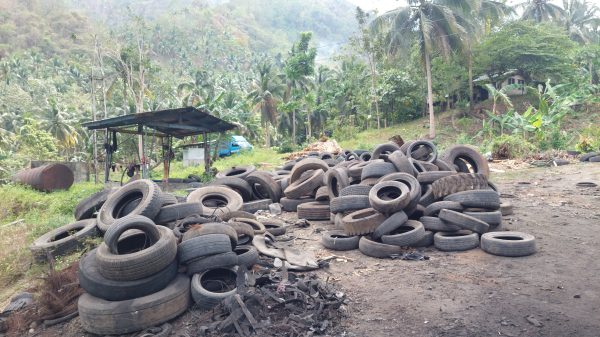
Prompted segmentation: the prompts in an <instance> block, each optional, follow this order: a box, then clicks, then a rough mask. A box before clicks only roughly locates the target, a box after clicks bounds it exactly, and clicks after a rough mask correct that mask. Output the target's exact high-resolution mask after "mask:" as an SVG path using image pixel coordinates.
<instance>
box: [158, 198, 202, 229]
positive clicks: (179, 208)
mask: <svg viewBox="0 0 600 337" xmlns="http://www.w3.org/2000/svg"><path fill="white" fill-rule="evenodd" d="M201 212H202V209H201V208H200V204H199V203H197V202H182V203H179V204H173V205H167V206H163V207H161V208H160V212H158V214H157V215H156V217H155V218H154V222H155V223H156V224H157V225H163V224H166V223H169V222H173V221H177V220H181V219H184V218H187V217H189V216H191V215H195V214H200V213H201Z"/></svg>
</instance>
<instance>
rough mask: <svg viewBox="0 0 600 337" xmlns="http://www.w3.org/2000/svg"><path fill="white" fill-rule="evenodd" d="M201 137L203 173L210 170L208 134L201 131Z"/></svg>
mask: <svg viewBox="0 0 600 337" xmlns="http://www.w3.org/2000/svg"><path fill="white" fill-rule="evenodd" d="M202 138H203V139H204V173H205V174H208V173H209V172H210V149H209V148H208V147H209V145H208V144H209V143H208V134H207V133H206V132H203V133H202Z"/></svg>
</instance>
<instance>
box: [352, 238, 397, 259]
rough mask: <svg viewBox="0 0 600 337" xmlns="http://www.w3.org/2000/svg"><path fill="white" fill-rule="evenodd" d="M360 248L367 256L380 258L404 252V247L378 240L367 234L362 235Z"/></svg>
mask: <svg viewBox="0 0 600 337" xmlns="http://www.w3.org/2000/svg"><path fill="white" fill-rule="evenodd" d="M358 250H360V252H361V253H363V254H364V255H366V256H370V257H376V258H380V259H384V258H389V257H390V256H392V255H397V254H402V247H400V246H394V245H388V244H385V243H380V242H376V241H373V240H371V238H369V237H367V236H363V237H361V238H360V241H358Z"/></svg>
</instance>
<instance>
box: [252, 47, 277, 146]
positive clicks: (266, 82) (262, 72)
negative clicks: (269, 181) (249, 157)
mask: <svg viewBox="0 0 600 337" xmlns="http://www.w3.org/2000/svg"><path fill="white" fill-rule="evenodd" d="M251 88H252V91H251V92H250V93H249V94H248V98H249V99H251V100H252V104H253V105H254V110H255V111H260V116H261V122H262V124H263V127H264V129H265V146H267V147H270V146H271V135H270V131H269V129H270V127H271V126H272V125H275V124H276V123H277V102H278V101H279V100H281V98H282V95H283V92H284V90H285V86H284V85H283V84H282V83H281V82H280V81H279V78H278V76H277V74H276V73H275V70H274V69H273V64H272V63H271V61H269V60H267V59H264V60H262V61H260V62H258V64H257V65H256V67H255V78H254V79H253V80H252V83H251Z"/></svg>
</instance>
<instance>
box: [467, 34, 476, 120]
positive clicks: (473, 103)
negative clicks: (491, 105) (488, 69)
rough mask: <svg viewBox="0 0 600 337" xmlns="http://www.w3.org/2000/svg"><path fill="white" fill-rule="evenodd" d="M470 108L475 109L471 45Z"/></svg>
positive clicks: (469, 65)
mask: <svg viewBox="0 0 600 337" xmlns="http://www.w3.org/2000/svg"><path fill="white" fill-rule="evenodd" d="M468 62H469V64H468V67H469V110H471V111H473V108H475V101H474V99H473V55H472V53H471V47H470V46H469V60H468Z"/></svg>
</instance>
